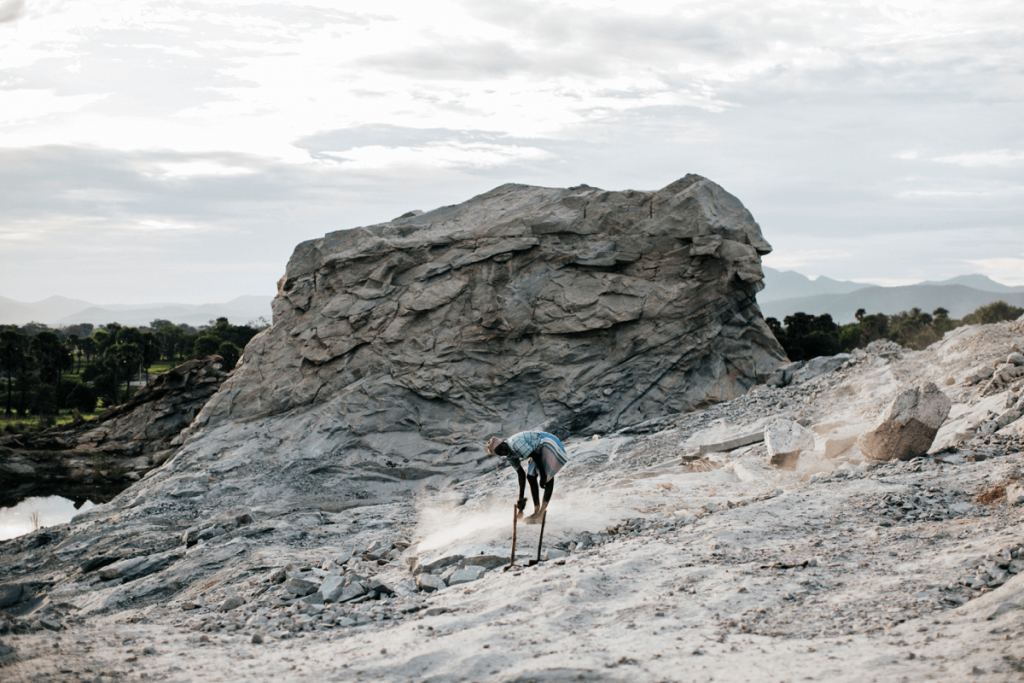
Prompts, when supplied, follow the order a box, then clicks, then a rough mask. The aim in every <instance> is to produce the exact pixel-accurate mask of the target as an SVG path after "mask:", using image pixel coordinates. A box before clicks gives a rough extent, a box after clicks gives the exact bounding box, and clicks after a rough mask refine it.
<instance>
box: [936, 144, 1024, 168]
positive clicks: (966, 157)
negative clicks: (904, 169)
mask: <svg viewBox="0 0 1024 683" xmlns="http://www.w3.org/2000/svg"><path fill="white" fill-rule="evenodd" d="M932 161H939V162H942V163H944V164H956V165H957V166H965V167H967V168H980V167H983V166H1002V167H1006V166H1010V165H1011V164H1015V163H1017V162H1019V161H1024V152H1014V151H1012V150H1009V149H993V150H991V151H988V152H967V153H964V154H951V155H949V156H944V157H935V158H934V159H932Z"/></svg>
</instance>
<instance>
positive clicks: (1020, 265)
mask: <svg viewBox="0 0 1024 683" xmlns="http://www.w3.org/2000/svg"><path fill="white" fill-rule="evenodd" d="M341 7H343V8H344V9H339V8H341ZM1022 104H1024V3H1021V2H1020V1H1019V0H1007V1H998V2H996V1H987V0H974V1H972V2H970V3H966V2H964V1H963V0H954V1H949V0H927V1H922V2H893V1H892V0H886V1H885V2H878V3H875V2H843V1H837V0H828V1H827V2H764V1H763V0H718V1H717V2H707V1H706V0H702V1H701V2H648V1H645V0H621V1H613V2H601V1H600V0H586V1H582V0H581V1H580V2H575V1H572V2H555V1H551V0H546V1H544V2H529V1H522V0H502V1H501V2H488V1H486V0H476V1H471V2H462V1H452V2H447V1H431V2H424V1H423V0H419V1H415V2H393V1H391V0H373V1H372V2H361V1H359V0H347V1H346V2H338V1H337V0H323V1H320V0H316V1H310V0H287V2H277V1H276V0H260V1H258V2H246V1H241V0H237V1H230V2H210V1H207V2H188V1H186V2H173V1H170V0H160V1H159V2H150V1H149V0H131V1H130V2H129V1H109V2H101V1H97V0H74V1H72V0H0V296H5V297H8V298H13V299H17V300H19V301H36V300H39V299H42V298H45V297H47V296H50V295H53V294H60V295H64V296H70V297H74V298H81V299H86V300H89V301H93V302H98V303H143V302H155V301H179V302H189V303H202V302H218V301H227V300H228V299H231V298H233V297H235V296H239V295H243V294H267V295H271V294H273V293H274V292H275V291H276V288H275V283H276V281H277V279H278V278H279V277H280V276H281V275H282V274H283V272H284V266H285V263H286V262H287V260H288V257H289V256H290V255H291V252H292V249H293V248H294V246H295V245H296V244H297V243H299V242H300V241H302V240H306V239H310V238H314V237H319V236H321V235H323V234H324V233H326V232H329V231H332V230H339V229H345V228H351V227H355V226H358V225H367V224H371V223H376V222H381V221H386V220H389V219H391V218H394V217H396V216H399V215H401V214H403V213H405V212H406V211H409V210H410V209H424V210H429V209H431V208H434V207H437V206H442V205H445V204H453V203H458V202H461V201H463V200H466V199H468V198H469V197H471V196H473V195H476V194H479V193H481V192H484V191H486V190H488V189H490V188H492V187H494V186H496V185H499V184H502V183H505V182H521V183H529V184H537V185H547V186H562V187H565V186H571V185H578V184H580V183H587V184H589V185H593V186H596V187H602V188H606V189H626V188H632V189H639V190H654V189H658V188H660V187H663V186H665V185H667V184H669V183H670V182H672V181H674V180H676V179H677V178H680V177H682V176H683V175H685V174H686V173H699V174H701V175H704V176H707V177H708V178H711V179H712V180H714V181H716V182H718V183H719V184H721V185H722V186H723V187H725V189H727V190H728V191H730V192H732V193H733V194H735V195H736V196H737V197H739V198H740V200H741V201H743V202H744V204H745V205H746V206H747V208H749V209H750V210H751V212H752V213H753V214H754V217H755V218H756V219H757V220H758V222H759V223H760V225H761V228H762V230H763V232H764V234H765V236H766V238H767V239H768V241H769V242H771V243H772V245H773V246H774V247H775V252H774V253H773V254H771V255H770V256H768V257H767V258H766V259H765V263H766V264H767V265H770V266H773V267H776V268H780V269H792V270H796V271H798V272H801V273H804V274H806V275H810V276H816V275H820V274H824V275H828V276H830V277H833V278H837V279H847V280H859V281H865V282H873V283H878V284H900V283H910V282H916V281H920V280H926V279H930V280H941V279H945V278H948V277H952V276H955V275H961V274H965V273H974V272H976V273H983V274H986V275H989V276H990V277H992V278H994V279H996V280H999V281H1001V282H1004V283H1006V284H1024V125H1022V121H1024V106H1022Z"/></svg>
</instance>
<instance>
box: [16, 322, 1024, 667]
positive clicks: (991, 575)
mask: <svg viewBox="0 0 1024 683" xmlns="http://www.w3.org/2000/svg"><path fill="white" fill-rule="evenodd" d="M1022 344H1024V321H1018V322H1017V323H1005V324H1000V325H990V326H976V327H968V328H962V329H960V330H956V331H954V332H953V333H951V334H950V335H947V337H946V339H945V340H943V341H942V342H940V343H938V344H936V345H933V346H932V347H931V348H929V349H928V350H926V351H922V352H909V351H902V350H899V349H896V348H892V347H891V346H886V345H875V346H874V347H873V348H872V349H870V350H869V352H868V353H864V352H861V353H858V354H854V355H851V356H840V357H835V358H832V359H817V360H816V361H813V362H812V363H810V364H808V365H807V366H803V367H791V368H788V369H785V370H784V371H783V372H782V373H780V375H779V376H777V377H775V378H773V380H771V382H772V383H771V384H767V385H760V386H757V387H755V388H754V389H753V390H751V391H750V392H748V393H747V394H746V395H745V396H742V397H740V398H737V399H734V400H732V401H729V402H726V403H722V404H718V405H715V406H712V407H710V408H707V409H705V410H702V411H697V412H692V413H686V414H680V415H675V416H669V417H666V418H660V419H657V420H652V421H649V422H647V423H643V424H640V425H634V426H632V427H629V428H626V429H622V430H620V431H619V432H616V433H613V434H607V435H600V436H599V437H597V438H596V439H586V440H577V441H574V442H572V443H570V444H568V445H569V449H570V454H571V459H570V464H569V465H568V466H567V467H566V468H565V470H563V472H562V473H561V474H560V476H559V480H558V486H557V490H556V496H555V499H554V501H553V503H552V506H551V509H550V515H549V518H548V520H547V524H546V527H545V536H544V548H545V550H544V557H545V559H544V560H543V561H542V562H540V563H539V564H536V565H535V566H532V567H525V566H523V565H524V564H526V562H527V561H528V560H529V559H533V558H535V555H534V553H535V552H536V548H537V542H538V533H539V528H538V527H537V526H527V525H523V524H520V526H519V529H518V548H519V550H518V554H517V566H516V567H515V568H513V569H512V570H511V571H503V569H502V568H501V565H504V563H505V560H507V558H508V548H509V546H510V544H511V531H512V529H511V519H510V517H511V514H510V510H509V509H508V508H509V505H508V504H509V503H510V502H511V500H512V498H513V497H514V492H513V491H514V489H513V482H514V478H513V477H512V476H511V471H510V470H495V471H492V472H489V473H486V474H483V475H480V476H476V477H469V478H467V479H465V480H463V481H458V482H449V483H448V485H446V486H444V487H436V486H432V487H424V488H422V489H421V490H420V492H419V493H418V494H415V495H410V496H408V497H407V498H406V499H404V500H394V501H389V502H384V503H382V504H376V505H374V504H370V505H366V506H339V508H338V509H334V510H330V509H324V507H323V506H321V507H320V508H318V509H290V510H278V511H272V510H263V511H236V512H235V513H233V514H232V515H222V516H221V517H219V518H217V519H209V520H205V521H204V522H202V523H199V524H192V525H191V526H190V527H189V528H185V529H172V528H170V527H169V528H168V531H167V532H166V535H167V536H168V538H170V537H172V536H173V539H174V542H173V543H171V542H170V541H169V542H168V546H169V547H167V548H164V547H159V548H154V552H152V553H150V554H148V555H145V554H144V555H140V556H137V557H134V558H128V559H118V560H116V561H111V562H108V563H104V561H103V559H102V558H103V555H102V553H101V552H99V551H94V550H90V549H78V550H76V549H75V548H74V547H68V546H67V545H65V544H64V543H65V542H64V540H63V539H64V536H62V534H66V531H64V530H62V529H61V528H55V529H48V530H44V531H42V532H37V534H34V535H30V536H27V537H23V538H22V539H17V540H15V541H9V542H6V543H4V544H2V545H0V552H2V553H3V554H4V555H5V556H7V557H8V558H12V559H11V561H10V564H8V565H7V566H6V567H5V572H4V574H3V575H2V576H0V583H3V584H4V585H5V587H6V594H4V595H0V605H2V606H6V607H7V612H8V615H9V616H5V617H3V619H4V620H2V621H0V633H2V635H0V643H2V644H0V658H3V659H2V661H3V662H4V666H3V668H2V669H0V672H2V674H3V679H4V680H5V681H29V680H57V681H60V680H68V681H77V680H97V679H99V680H101V681H104V680H165V681H194V680H204V681H206V680H210V681H214V680H224V681H234V680H239V681H241V680H253V679H269V678H274V679H279V680H345V681H348V680H424V681H449V680H450V681H462V680H466V681H483V680H495V681H528V680H533V681H554V680H559V681H561V680H602V681H603V680H620V679H621V680H652V681H661V680H665V681H670V680H671V681H679V680H682V681H710V680H719V681H722V680H724V681H728V680H737V681H739V680H744V681H746V680H754V679H756V680H770V681H790V680H793V681H795V680H830V681H831V680H850V681H865V680H877V681H889V680H893V681H895V680H901V681H902V680H924V679H929V678H932V679H937V680H964V679H967V680H978V681H1018V680H1021V679H1022V678H1024V578H1021V570H1022V569H1024V491H1022V490H1021V483H1020V482H1021V479H1022V478H1024V455H1022V453H1021V445H1022V441H1024V420H1022V419H1020V418H1019V417H1018V418H1016V419H1010V418H1012V417H1013V412H1012V409H1013V406H1015V405H1017V401H1018V397H1019V396H1020V394H1021V391H1022V388H1024V376H1022V375H1024V372H1018V371H1017V370H1016V368H1018V367H1024V365H1017V364H1015V362H1014V360H1015V358H1014V357H1013V354H1015V353H1019V351H1020V346H1021V345H1022ZM1006 361H1009V362H1006ZM927 382H932V383H935V384H936V385H938V386H939V387H940V388H941V389H942V391H943V392H944V393H945V394H946V395H947V396H948V397H949V399H950V401H951V402H952V409H951V411H950V413H949V416H948V418H947V419H946V421H945V423H944V425H943V426H942V428H941V429H940V430H939V432H938V434H937V436H936V438H935V442H934V444H933V446H932V449H931V451H930V453H929V454H928V455H926V456H924V457H918V458H915V459H912V460H909V461H905V462H900V461H894V462H879V461H868V460H866V459H865V458H864V457H863V455H862V454H861V453H860V451H859V449H858V447H857V445H856V437H857V435H859V434H862V433H864V432H865V431H867V430H869V429H870V428H871V427H872V425H873V424H874V422H875V419H876V418H877V416H878V415H879V414H880V413H881V412H882V410H883V409H884V408H885V406H886V405H887V404H888V403H889V402H890V401H892V399H893V398H894V397H895V396H896V395H897V394H898V393H899V391H900V390H902V389H906V388H909V387H916V386H921V385H923V384H925V383H927ZM773 385H775V386H773ZM780 418H784V419H788V420H791V421H793V422H796V423H798V424H804V425H806V426H808V427H809V428H810V429H811V430H812V431H813V432H814V435H815V436H814V442H815V443H814V448H813V450H812V449H808V450H805V451H804V452H802V453H801V454H800V457H799V463H798V464H797V465H796V469H793V470H786V469H780V468H777V467H773V466H771V465H770V464H769V463H768V460H769V453H768V450H767V448H766V445H765V444H764V443H763V442H761V441H760V440H758V439H756V437H755V438H754V439H753V440H752V441H753V442H752V443H747V444H746V445H741V446H738V447H733V446H734V445H735V443H736V442H737V440H739V441H748V442H749V441H751V439H749V438H739V439H737V437H748V436H749V435H751V434H755V435H756V434H757V433H758V432H759V430H760V431H761V432H763V430H764V427H765V425H770V424H772V423H773V422H774V421H777V420H779V419H780ZM826 454H828V455H829V456H831V457H826ZM183 500H185V501H187V500H188V499H187V497H186V498H183ZM369 502H370V503H373V502H374V501H369ZM105 507H107V506H101V507H100V508H97V509H96V510H98V511H99V512H96V513H95V514H94V513H93V512H90V513H89V514H90V520H92V521H91V523H92V524H95V525H104V524H109V523H111V522H112V521H114V520H111V519H108V518H107V517H104V515H105V514H108V515H109V514H110V513H104V512H103V509H104V508H105ZM76 553H77V555H76ZM353 553H354V554H353ZM62 554H63V555H64V556H76V557H79V558H86V559H88V558H91V559H88V561H97V562H98V564H97V566H95V567H89V571H85V568H84V567H79V569H77V570H75V571H72V572H65V571H64V570H61V569H59V567H63V566H65V565H62V564H61V563H60V562H59V561H58V560H59V558H58V557H57V556H58V555H62ZM226 557H239V558H243V559H244V562H242V561H240V562H235V563H225V562H224V561H223V560H224V558H226ZM204 562H205V563H207V564H208V565H209V566H211V567H215V568H216V567H223V568H221V569H218V570H217V571H215V572H212V573H208V574H206V575H202V574H201V573H199V571H198V569H195V568H201V567H202V566H203V565H204ZM168 567H169V568H168ZM179 567H192V568H194V570H190V571H192V573H185V572H184V570H181V569H177V568H179ZM55 568H58V569H55ZM175 572H177V573H175ZM197 576H202V578H201V580H200V579H195V580H189V578H188V577H197ZM12 586H15V587H17V588H12ZM14 590H17V591H19V594H18V595H17V596H14V597H12V594H13V591H14ZM147 596H148V597H147ZM115 606H116V609H114V607H115Z"/></svg>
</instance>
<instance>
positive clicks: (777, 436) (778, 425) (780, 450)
mask: <svg viewBox="0 0 1024 683" xmlns="http://www.w3.org/2000/svg"><path fill="white" fill-rule="evenodd" d="M765 444H766V445H767V447H768V462H769V463H770V464H772V465H774V466H776V467H779V468H782V469H787V470H792V469H796V466H797V463H798V462H799V460H800V452H801V451H809V450H813V449H814V432H812V431H811V430H810V429H808V428H806V427H804V426H803V425H800V424H798V423H796V422H793V421H792V420H775V421H774V422H772V423H771V424H769V425H768V426H767V428H765Z"/></svg>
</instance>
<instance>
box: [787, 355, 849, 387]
mask: <svg viewBox="0 0 1024 683" xmlns="http://www.w3.org/2000/svg"><path fill="white" fill-rule="evenodd" d="M852 358H853V356H851V355H850V354H848V353H840V354H837V355H835V356H818V357H817V358H812V359H810V360H809V361H807V362H806V363H804V365H803V367H801V368H800V369H799V370H796V371H795V372H794V373H793V379H792V384H802V383H803V382H807V381H810V380H812V379H814V378H815V377H820V376H822V375H827V374H828V373H830V372H832V371H833V370H838V369H839V368H841V367H843V365H845V364H846V363H847V362H848V361H849V360H850V359H852Z"/></svg>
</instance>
